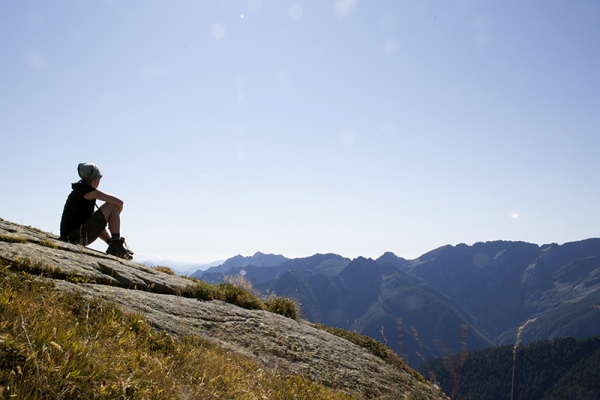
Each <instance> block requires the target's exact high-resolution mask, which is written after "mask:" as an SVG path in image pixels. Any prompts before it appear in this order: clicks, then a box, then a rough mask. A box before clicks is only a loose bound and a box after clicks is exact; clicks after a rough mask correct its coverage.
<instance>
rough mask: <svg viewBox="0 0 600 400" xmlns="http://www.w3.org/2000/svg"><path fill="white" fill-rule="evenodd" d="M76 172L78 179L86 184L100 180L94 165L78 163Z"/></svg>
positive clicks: (97, 169) (98, 172) (100, 175)
mask: <svg viewBox="0 0 600 400" xmlns="http://www.w3.org/2000/svg"><path fill="white" fill-rule="evenodd" d="M77 172H78V173H79V177H80V178H81V179H83V180H84V181H86V182H89V181H93V180H94V179H97V178H102V174H101V173H100V169H99V168H98V167H97V166H96V165H94V164H88V163H80V164H79V165H78V166H77Z"/></svg>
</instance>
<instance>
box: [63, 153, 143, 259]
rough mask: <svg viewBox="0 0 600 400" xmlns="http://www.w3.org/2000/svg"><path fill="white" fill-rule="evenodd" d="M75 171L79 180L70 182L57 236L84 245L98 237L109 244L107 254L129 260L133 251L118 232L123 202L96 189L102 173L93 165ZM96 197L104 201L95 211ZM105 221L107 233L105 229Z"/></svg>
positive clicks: (80, 167)
mask: <svg viewBox="0 0 600 400" xmlns="http://www.w3.org/2000/svg"><path fill="white" fill-rule="evenodd" d="M77 172H78V173H79V177H80V178H81V180H80V181H79V182H76V183H73V184H71V187H72V189H73V191H72V192H71V194H69V197H68V198H67V202H66V203H65V208H64V210H63V213H62V218H61V221H60V239H61V240H64V241H66V242H69V243H77V244H81V245H83V246H87V245H89V244H91V243H92V242H94V241H95V240H96V239H98V237H99V238H100V239H102V240H104V241H105V242H106V243H107V244H108V249H107V250H106V254H111V255H113V256H117V257H120V258H124V259H126V260H131V259H132V258H133V252H132V251H131V250H129V249H128V248H127V245H126V244H125V238H123V237H121V234H120V230H121V211H123V201H122V200H121V199H119V198H117V197H115V196H112V195H110V194H106V193H104V192H101V191H100V190H98V185H100V179H102V174H101V173H100V169H98V167H97V166H96V165H94V164H88V163H81V164H79V165H78V166H77ZM96 200H101V201H104V204H103V205H102V206H100V207H99V208H98V210H96V211H95V212H94V207H95V206H96ZM107 223H108V228H109V230H110V233H109V230H107V229H106V225H107Z"/></svg>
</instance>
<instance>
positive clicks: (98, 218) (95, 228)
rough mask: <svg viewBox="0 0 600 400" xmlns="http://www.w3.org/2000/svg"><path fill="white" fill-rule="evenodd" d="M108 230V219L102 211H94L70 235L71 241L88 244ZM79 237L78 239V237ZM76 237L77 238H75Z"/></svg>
mask: <svg viewBox="0 0 600 400" xmlns="http://www.w3.org/2000/svg"><path fill="white" fill-rule="evenodd" d="M105 230H106V219H105V218H104V214H103V213H102V212H101V211H99V210H98V211H96V212H95V213H93V214H92V215H91V216H90V217H89V218H88V219H87V220H86V221H85V222H84V223H83V225H81V226H80V227H79V228H77V229H76V230H75V231H73V232H71V233H70V234H69V235H68V239H69V241H70V242H71V243H79V244H81V245H84V246H87V245H89V244H91V243H92V242H94V241H95V240H96V239H98V237H99V236H102V233H103V232H104V231H105ZM76 238H77V239H76ZM75 239H76V240H75Z"/></svg>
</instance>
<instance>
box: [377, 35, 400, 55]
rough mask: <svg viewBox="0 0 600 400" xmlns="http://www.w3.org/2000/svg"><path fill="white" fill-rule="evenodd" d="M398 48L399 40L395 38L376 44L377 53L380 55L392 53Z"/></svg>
mask: <svg viewBox="0 0 600 400" xmlns="http://www.w3.org/2000/svg"><path fill="white" fill-rule="evenodd" d="M398 50H400V42H399V41H397V40H396V39H390V40H387V41H385V42H383V43H381V44H380V45H379V46H377V54H379V55H380V56H382V57H388V56H391V55H394V54H396V53H397V52H398Z"/></svg>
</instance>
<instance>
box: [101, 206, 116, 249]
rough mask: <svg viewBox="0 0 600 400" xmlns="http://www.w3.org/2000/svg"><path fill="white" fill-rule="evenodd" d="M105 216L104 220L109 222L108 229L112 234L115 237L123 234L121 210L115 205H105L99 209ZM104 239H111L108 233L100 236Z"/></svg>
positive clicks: (105, 232)
mask: <svg viewBox="0 0 600 400" xmlns="http://www.w3.org/2000/svg"><path fill="white" fill-rule="evenodd" d="M99 210H100V211H102V214H104V219H106V221H107V222H108V229H109V230H110V233H111V234H112V235H113V236H114V235H120V234H121V212H120V211H119V208H118V207H117V206H115V205H114V204H109V203H104V204H103V205H102V207H100V209H99ZM100 237H101V238H102V239H105V240H106V239H109V238H110V236H108V232H107V231H106V230H104V232H103V233H102V234H101V235H100Z"/></svg>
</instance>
